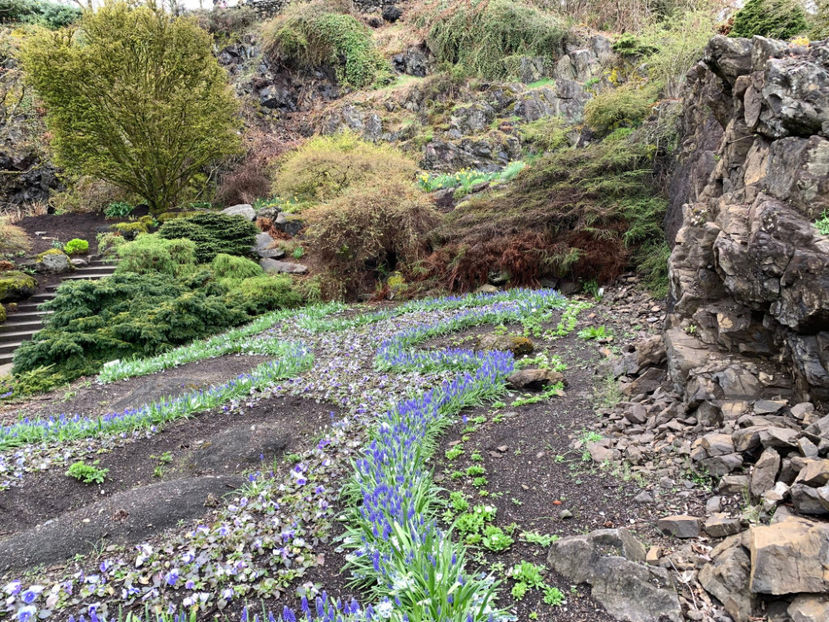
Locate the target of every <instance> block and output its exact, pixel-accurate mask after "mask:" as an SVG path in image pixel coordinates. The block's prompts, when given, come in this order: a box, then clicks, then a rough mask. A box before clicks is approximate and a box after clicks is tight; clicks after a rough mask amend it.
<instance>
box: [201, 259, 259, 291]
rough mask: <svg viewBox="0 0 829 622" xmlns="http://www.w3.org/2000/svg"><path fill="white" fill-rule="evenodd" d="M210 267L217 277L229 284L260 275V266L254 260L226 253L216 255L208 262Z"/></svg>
mask: <svg viewBox="0 0 829 622" xmlns="http://www.w3.org/2000/svg"><path fill="white" fill-rule="evenodd" d="M210 268H211V269H212V270H213V274H215V275H216V278H217V279H219V280H220V281H228V283H229V284H230V283H235V282H238V281H243V280H244V279H248V278H251V277H256V276H261V275H262V267H261V266H260V265H259V264H258V263H256V262H255V261H251V260H250V259H247V258H246V257H238V256H236V255H228V254H226V253H219V254H218V255H216V256H215V257H214V258H213V261H211V262H210Z"/></svg>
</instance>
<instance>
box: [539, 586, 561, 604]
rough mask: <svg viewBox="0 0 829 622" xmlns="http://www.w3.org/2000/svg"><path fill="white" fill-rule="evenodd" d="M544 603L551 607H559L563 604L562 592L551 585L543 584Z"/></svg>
mask: <svg viewBox="0 0 829 622" xmlns="http://www.w3.org/2000/svg"><path fill="white" fill-rule="evenodd" d="M544 603H545V604H547V605H550V606H552V607H560V606H561V605H563V604H564V592H562V591H561V590H560V589H558V588H557V587H554V586H552V585H547V586H545V587H544Z"/></svg>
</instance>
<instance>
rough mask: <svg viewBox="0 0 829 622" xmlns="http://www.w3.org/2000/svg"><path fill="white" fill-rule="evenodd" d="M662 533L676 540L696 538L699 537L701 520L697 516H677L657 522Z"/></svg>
mask: <svg viewBox="0 0 829 622" xmlns="http://www.w3.org/2000/svg"><path fill="white" fill-rule="evenodd" d="M656 526H657V527H658V528H659V530H660V531H662V532H664V533H667V534H669V535H672V536H674V537H675V538H696V537H697V536H699V519H698V518H697V517H695V516H688V515H686V514H677V515H675V516H666V517H665V518H660V519H659V520H658V521H656Z"/></svg>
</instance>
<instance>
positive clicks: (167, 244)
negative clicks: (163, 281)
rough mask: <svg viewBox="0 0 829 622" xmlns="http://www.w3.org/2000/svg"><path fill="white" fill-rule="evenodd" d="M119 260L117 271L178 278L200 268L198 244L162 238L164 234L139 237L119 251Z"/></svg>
mask: <svg viewBox="0 0 829 622" xmlns="http://www.w3.org/2000/svg"><path fill="white" fill-rule="evenodd" d="M117 253H118V257H119V261H118V265H117V266H116V268H115V272H116V273H118V274H123V273H126V272H132V273H135V274H151V273H155V272H160V273H162V274H167V275H170V276H177V275H180V274H183V273H186V272H188V271H192V269H193V268H195V266H196V243H195V242H193V241H192V240H185V239H179V238H177V239H172V240H168V239H165V238H162V237H161V236H160V235H158V234H156V233H153V234H145V235H139V236H138V237H137V238H136V239H135V241H134V242H127V243H126V244H122V245H121V246H119V247H118V248H117Z"/></svg>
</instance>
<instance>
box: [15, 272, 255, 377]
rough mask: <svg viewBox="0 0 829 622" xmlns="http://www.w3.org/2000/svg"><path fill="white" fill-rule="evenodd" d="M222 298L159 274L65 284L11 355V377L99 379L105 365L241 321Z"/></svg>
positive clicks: (203, 284) (201, 282)
mask: <svg viewBox="0 0 829 622" xmlns="http://www.w3.org/2000/svg"><path fill="white" fill-rule="evenodd" d="M224 293H225V292H224V291H223V290H222V289H221V288H219V287H218V286H216V285H213V286H212V287H211V286H209V283H208V282H207V279H206V277H205V275H201V276H200V277H194V278H193V279H191V280H186V279H179V278H176V277H173V276H170V275H168V274H164V273H161V272H153V273H147V274H134V273H122V274H116V275H114V276H112V277H109V278H106V279H101V280H98V281H83V280H79V281H75V282H65V283H63V284H62V285H61V286H60V288H59V289H58V293H57V296H56V297H55V298H54V299H53V300H51V301H49V302H48V303H45V304H44V308H46V309H48V310H51V311H53V312H54V313H53V314H51V315H50V316H49V318H48V320H47V321H46V325H45V327H44V328H43V330H41V331H40V332H38V333H37V334H36V335H35V336H34V338H33V339H32V340H31V341H27V342H25V343H24V344H23V345H22V346H20V347H19V348H18V349H17V351H16V352H15V356H14V367H13V369H12V372H13V374H14V375H20V374H22V373H24V372H31V371H34V370H37V369H38V368H40V367H50V369H51V373H53V374H60V376H61V379H62V380H63V381H66V380H72V379H73V378H77V377H78V376H80V375H84V374H91V373H95V372H97V370H98V369H99V368H100V366H101V365H102V364H103V363H104V362H105V361H108V360H112V359H115V358H122V357H126V356H132V355H138V354H140V355H151V354H156V353H158V352H160V351H162V350H164V349H166V348H168V347H170V346H171V345H177V344H183V343H187V342H189V341H191V340H193V339H196V338H198V337H202V336H205V335H208V334H211V333H214V332H217V331H219V330H222V329H223V328H225V327H228V326H233V325H236V324H240V323H242V322H244V321H245V320H246V319H247V318H248V315H247V313H245V312H244V311H243V310H241V309H238V308H235V307H229V306H227V305H226V304H225V301H224Z"/></svg>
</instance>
